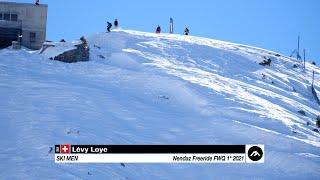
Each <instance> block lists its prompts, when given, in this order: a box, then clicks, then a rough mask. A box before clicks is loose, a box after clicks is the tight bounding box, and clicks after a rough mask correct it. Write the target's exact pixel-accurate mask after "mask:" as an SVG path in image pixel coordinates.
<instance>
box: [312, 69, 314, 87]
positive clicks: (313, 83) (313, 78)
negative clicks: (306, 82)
mask: <svg viewBox="0 0 320 180" xmlns="http://www.w3.org/2000/svg"><path fill="white" fill-rule="evenodd" d="M313 84H314V71H312V87H313Z"/></svg>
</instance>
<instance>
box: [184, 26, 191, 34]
mask: <svg viewBox="0 0 320 180" xmlns="http://www.w3.org/2000/svg"><path fill="white" fill-rule="evenodd" d="M189 33H190V31H189V29H188V28H187V27H186V29H185V30H184V35H187V36H188V35H189Z"/></svg>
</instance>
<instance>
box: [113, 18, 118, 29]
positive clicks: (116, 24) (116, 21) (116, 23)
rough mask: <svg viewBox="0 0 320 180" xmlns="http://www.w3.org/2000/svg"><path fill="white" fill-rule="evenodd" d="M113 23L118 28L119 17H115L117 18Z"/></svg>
mask: <svg viewBox="0 0 320 180" xmlns="http://www.w3.org/2000/svg"><path fill="white" fill-rule="evenodd" d="M113 25H114V27H115V28H118V25H119V23H118V19H115V20H114V23H113Z"/></svg>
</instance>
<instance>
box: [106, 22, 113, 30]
mask: <svg viewBox="0 0 320 180" xmlns="http://www.w3.org/2000/svg"><path fill="white" fill-rule="evenodd" d="M107 24H108V26H107V30H108V32H110V29H111V27H112V24H111V23H110V22H109V21H108V22H107Z"/></svg>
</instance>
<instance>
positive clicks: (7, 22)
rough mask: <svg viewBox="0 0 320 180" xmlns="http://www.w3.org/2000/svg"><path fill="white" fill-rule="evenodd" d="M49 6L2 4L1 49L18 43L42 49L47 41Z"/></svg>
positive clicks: (0, 15)
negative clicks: (13, 42)
mask: <svg viewBox="0 0 320 180" xmlns="http://www.w3.org/2000/svg"><path fill="white" fill-rule="evenodd" d="M47 11H48V6H47V5H45V4H40V5H36V4H31V3H16V2H0V48H4V47H8V46H11V44H12V41H18V42H20V43H21V45H22V46H25V47H27V48H30V49H34V50H36V49H40V48H41V46H42V44H43V43H44V41H45V40H46V29H47V28H46V27H47Z"/></svg>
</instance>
